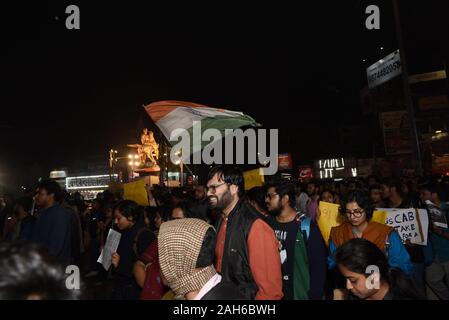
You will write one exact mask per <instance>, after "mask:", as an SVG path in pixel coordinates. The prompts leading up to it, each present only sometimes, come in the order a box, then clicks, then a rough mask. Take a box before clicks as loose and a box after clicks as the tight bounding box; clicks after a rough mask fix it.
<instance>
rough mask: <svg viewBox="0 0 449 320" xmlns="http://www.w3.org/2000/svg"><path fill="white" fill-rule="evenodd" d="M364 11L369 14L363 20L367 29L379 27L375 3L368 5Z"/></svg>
mask: <svg viewBox="0 0 449 320" xmlns="http://www.w3.org/2000/svg"><path fill="white" fill-rule="evenodd" d="M365 13H366V14H369V16H368V17H367V18H366V20H365V26H366V28H367V29H368V30H379V29H380V10H379V7H378V6H376V5H373V4H372V5H369V6H368V7H366V9H365Z"/></svg>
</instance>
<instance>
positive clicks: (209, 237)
mask: <svg viewBox="0 0 449 320" xmlns="http://www.w3.org/2000/svg"><path fill="white" fill-rule="evenodd" d="M216 240H217V235H216V233H215V230H214V228H212V227H210V228H209V229H207V231H206V234H205V235H204V239H203V243H202V245H201V249H200V253H199V254H198V259H197V260H196V267H197V268H205V267H208V266H210V265H212V264H214V258H215V242H216Z"/></svg>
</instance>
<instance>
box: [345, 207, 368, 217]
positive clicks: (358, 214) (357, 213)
mask: <svg viewBox="0 0 449 320" xmlns="http://www.w3.org/2000/svg"><path fill="white" fill-rule="evenodd" d="M364 212H365V210H363V209H355V210H352V211H351V210H346V215H347V216H351V215H353V216H354V217H356V218H360V217H361V216H362V215H363V213H364Z"/></svg>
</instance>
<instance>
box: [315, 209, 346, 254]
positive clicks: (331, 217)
mask: <svg viewBox="0 0 449 320" xmlns="http://www.w3.org/2000/svg"><path fill="white" fill-rule="evenodd" d="M339 207H340V205H338V204H335V203H329V202H324V201H320V205H319V207H318V208H319V210H320V215H319V218H318V221H317V222H318V227H319V228H320V231H321V235H322V236H323V239H324V241H325V242H326V245H327V246H328V245H329V237H330V234H331V229H332V227H336V226H339V225H340V224H341V222H342V221H341V220H342V219H341V215H340V213H339V211H338V208H339Z"/></svg>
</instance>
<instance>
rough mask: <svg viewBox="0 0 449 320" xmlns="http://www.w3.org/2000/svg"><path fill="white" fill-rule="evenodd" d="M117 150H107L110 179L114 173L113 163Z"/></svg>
mask: <svg viewBox="0 0 449 320" xmlns="http://www.w3.org/2000/svg"><path fill="white" fill-rule="evenodd" d="M117 153H118V151H117V150H114V149H111V150H109V169H110V180H111V181H112V180H113V178H114V174H115V163H116V162H117V159H118V158H117Z"/></svg>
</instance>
